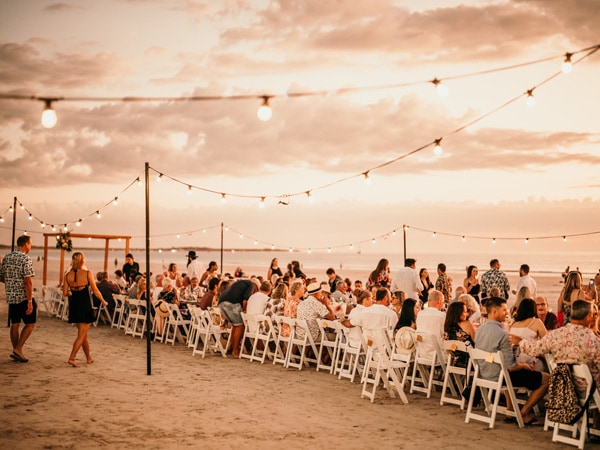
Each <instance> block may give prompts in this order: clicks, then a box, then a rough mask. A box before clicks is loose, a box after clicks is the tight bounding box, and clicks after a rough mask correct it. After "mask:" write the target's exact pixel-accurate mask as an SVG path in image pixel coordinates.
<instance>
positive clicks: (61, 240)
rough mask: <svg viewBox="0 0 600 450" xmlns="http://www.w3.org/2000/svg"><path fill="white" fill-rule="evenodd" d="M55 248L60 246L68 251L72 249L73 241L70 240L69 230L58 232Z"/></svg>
mask: <svg viewBox="0 0 600 450" xmlns="http://www.w3.org/2000/svg"><path fill="white" fill-rule="evenodd" d="M56 248H60V249H63V250H66V251H68V252H70V251H71V250H73V241H72V240H71V232H70V231H67V232H66V233H60V234H59V235H58V236H56Z"/></svg>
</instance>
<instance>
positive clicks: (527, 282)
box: [517, 274, 537, 300]
mask: <svg viewBox="0 0 600 450" xmlns="http://www.w3.org/2000/svg"><path fill="white" fill-rule="evenodd" d="M523 286H527V287H528V288H529V292H531V299H532V300H535V298H536V297H537V283H536V282H535V280H534V279H533V278H531V277H530V276H529V274H527V275H524V276H522V277H521V278H519V282H518V283H517V294H518V293H519V291H520V290H521V288H522V287H523Z"/></svg>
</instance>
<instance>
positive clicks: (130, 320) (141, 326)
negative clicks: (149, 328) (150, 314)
mask: <svg viewBox="0 0 600 450" xmlns="http://www.w3.org/2000/svg"><path fill="white" fill-rule="evenodd" d="M126 302H127V305H128V310H129V313H128V315H127V320H126V322H125V334H130V335H132V336H133V337H140V338H141V337H144V331H145V329H146V301H145V300H138V299H135V298H129V299H127V300H126Z"/></svg>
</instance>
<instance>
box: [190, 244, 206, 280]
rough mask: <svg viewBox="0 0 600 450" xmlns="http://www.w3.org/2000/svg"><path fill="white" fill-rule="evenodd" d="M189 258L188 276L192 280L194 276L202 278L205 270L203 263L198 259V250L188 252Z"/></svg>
mask: <svg viewBox="0 0 600 450" xmlns="http://www.w3.org/2000/svg"><path fill="white" fill-rule="evenodd" d="M187 259H188V262H187V267H186V269H187V276H188V277H190V280H191V279H192V278H194V277H196V278H198V279H200V278H201V277H202V273H203V272H204V270H203V267H202V263H201V262H200V261H199V260H198V257H197V256H196V252H195V251H194V250H190V251H189V252H188V254H187Z"/></svg>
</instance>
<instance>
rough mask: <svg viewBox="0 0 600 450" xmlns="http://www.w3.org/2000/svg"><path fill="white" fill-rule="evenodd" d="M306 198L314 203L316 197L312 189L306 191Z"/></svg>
mask: <svg viewBox="0 0 600 450" xmlns="http://www.w3.org/2000/svg"><path fill="white" fill-rule="evenodd" d="M306 199H307V200H308V201H309V203H312V202H314V201H315V198H314V197H313V195H312V192H310V191H306Z"/></svg>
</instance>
